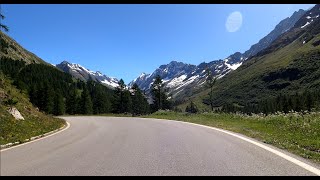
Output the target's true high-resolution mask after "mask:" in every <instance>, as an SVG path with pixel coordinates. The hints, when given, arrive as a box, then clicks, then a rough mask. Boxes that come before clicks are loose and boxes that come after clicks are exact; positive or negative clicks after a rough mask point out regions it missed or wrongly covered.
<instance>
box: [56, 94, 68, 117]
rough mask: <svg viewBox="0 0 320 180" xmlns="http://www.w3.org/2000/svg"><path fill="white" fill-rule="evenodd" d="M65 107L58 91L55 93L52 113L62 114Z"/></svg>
mask: <svg viewBox="0 0 320 180" xmlns="http://www.w3.org/2000/svg"><path fill="white" fill-rule="evenodd" d="M65 109H66V107H65V102H64V100H63V96H62V95H61V94H60V93H56V95H55V102H54V111H53V114H54V115H56V116H58V115H63V114H64V113H65Z"/></svg>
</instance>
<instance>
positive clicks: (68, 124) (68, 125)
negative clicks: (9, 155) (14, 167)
mask: <svg viewBox="0 0 320 180" xmlns="http://www.w3.org/2000/svg"><path fill="white" fill-rule="evenodd" d="M66 122H67V121H66ZM69 127H70V123H69V122H67V127H65V128H64V129H62V130H60V131H58V132H55V133H53V134H50V135H48V136H44V137H41V138H39V139H35V140H33V141H29V142H26V143H22V144H19V145H16V146H12V147H9V148H6V149H2V150H1V151H0V152H4V151H7V150H10V149H13V148H17V147H20V146H24V145H27V144H30V143H34V142H36V141H40V140H43V139H46V138H48V137H50V136H53V135H55V134H58V133H61V132H63V131H65V130H67V129H69Z"/></svg>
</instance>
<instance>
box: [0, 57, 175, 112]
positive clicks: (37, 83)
mask: <svg viewBox="0 0 320 180" xmlns="http://www.w3.org/2000/svg"><path fill="white" fill-rule="evenodd" d="M0 71H2V72H3V74H5V75H6V76H8V77H10V78H11V79H13V84H14V85H15V86H17V88H18V89H20V90H21V91H22V92H25V93H26V94H28V95H29V99H30V102H31V103H32V104H34V105H35V106H36V107H38V108H39V110H40V111H44V112H46V113H47V114H54V115H63V114H71V115H73V114H104V113H128V114H132V115H134V116H135V115H143V114H148V113H152V112H155V111H157V110H159V109H172V103H171V101H169V100H168V96H167V92H166V90H165V88H164V85H163V82H162V79H161V77H160V76H157V77H156V78H155V81H154V83H153V85H152V92H151V95H152V97H151V104H149V103H148V97H147V96H146V94H145V93H144V92H143V91H142V90H141V89H140V88H139V87H138V85H137V84H134V85H133V86H132V87H130V88H128V87H127V86H126V85H125V83H124V81H123V80H122V79H121V80H120V81H119V84H118V87H117V88H115V89H110V88H108V87H106V86H104V85H102V84H100V83H98V82H95V81H93V80H91V79H89V80H88V81H87V82H84V81H81V80H77V79H75V78H73V77H72V76H71V75H70V74H67V73H65V72H62V71H60V70H58V69H57V68H55V67H52V66H49V65H46V64H29V65H26V64H25V62H24V61H22V60H12V59H10V58H8V57H1V59H0Z"/></svg>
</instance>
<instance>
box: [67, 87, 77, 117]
mask: <svg viewBox="0 0 320 180" xmlns="http://www.w3.org/2000/svg"><path fill="white" fill-rule="evenodd" d="M77 99H78V97H77V90H76V88H75V86H74V85H72V86H71V87H70V91H69V94H68V96H67V98H66V113H68V114H71V115H73V114H75V113H77V104H78V102H77Z"/></svg>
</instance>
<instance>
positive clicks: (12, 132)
mask: <svg viewBox="0 0 320 180" xmlns="http://www.w3.org/2000/svg"><path fill="white" fill-rule="evenodd" d="M13 105H14V107H15V108H17V109H18V110H19V112H20V113H21V115H22V116H23V117H24V118H25V120H16V119H15V118H14V117H13V116H12V115H11V114H10V113H9V112H8V111H7V110H8V109H9V108H12V106H13ZM64 124H65V121H64V120H62V119H58V118H53V117H52V116H47V115H45V114H43V113H41V112H39V111H38V110H37V109H36V108H35V107H34V106H33V105H32V104H31V103H30V102H29V99H28V97H27V95H26V94H24V93H21V91H20V90H18V89H17V88H15V87H14V86H12V85H11V82H10V80H8V79H7V78H5V76H4V75H3V74H1V72H0V144H1V145H3V144H7V143H13V142H24V140H25V139H29V138H31V137H34V136H38V135H41V134H44V133H47V132H50V131H53V130H56V129H58V128H60V127H62V126H63V125H64Z"/></svg>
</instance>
